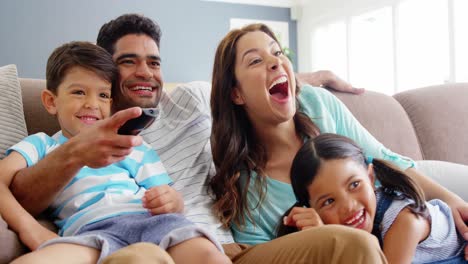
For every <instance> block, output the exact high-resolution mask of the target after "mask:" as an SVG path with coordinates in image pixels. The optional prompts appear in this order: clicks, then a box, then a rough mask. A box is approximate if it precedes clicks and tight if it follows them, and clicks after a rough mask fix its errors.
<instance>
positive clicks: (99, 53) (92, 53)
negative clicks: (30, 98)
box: [46, 41, 119, 94]
mask: <svg viewBox="0 0 468 264" xmlns="http://www.w3.org/2000/svg"><path fill="white" fill-rule="evenodd" d="M73 67H82V68H84V69H87V70H90V71H93V72H94V73H96V74H97V75H98V76H99V77H101V78H102V79H104V80H106V81H108V82H110V83H111V84H112V87H113V89H114V86H115V85H114V84H115V82H116V80H117V77H118V76H119V71H118V69H117V66H116V65H115V63H114V61H113V60H112V56H111V55H110V54H109V53H108V52H107V51H106V50H104V49H103V48H101V47H99V46H97V45H94V44H92V43H90V42H84V41H73V42H69V43H66V44H63V45H62V46H60V47H58V48H56V49H55V50H54V51H53V52H52V54H50V56H49V59H48V60H47V68H46V81H47V89H48V90H50V91H51V92H53V93H54V94H57V89H58V87H59V85H60V84H61V83H62V81H63V79H64V78H65V75H66V74H67V73H68V71H69V70H70V69H71V68H73Z"/></svg>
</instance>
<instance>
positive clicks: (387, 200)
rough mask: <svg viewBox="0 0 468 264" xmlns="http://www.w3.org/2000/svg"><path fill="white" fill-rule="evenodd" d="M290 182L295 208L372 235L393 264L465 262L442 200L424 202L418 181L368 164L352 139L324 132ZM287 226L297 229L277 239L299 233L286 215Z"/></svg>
mask: <svg viewBox="0 0 468 264" xmlns="http://www.w3.org/2000/svg"><path fill="white" fill-rule="evenodd" d="M375 179H377V180H378V181H379V182H380V184H379V187H378V188H377V189H375V188H374V181H375ZM291 184H292V187H293V189H294V193H295V195H296V198H297V203H296V204H295V205H294V206H301V207H310V208H313V209H314V210H315V211H316V212H317V214H318V216H319V217H320V218H321V220H322V221H323V223H324V224H339V225H345V226H350V227H354V228H358V229H362V230H364V231H367V232H372V234H374V235H375V236H377V237H378V238H379V241H380V243H381V246H382V248H383V251H384V254H385V256H386V257H387V260H388V261H389V263H411V262H413V263H433V262H435V261H437V263H466V262H465V260H464V259H463V256H462V254H461V253H462V252H463V238H462V237H461V236H460V235H459V234H458V233H457V231H456V229H455V223H454V220H453V217H452V214H451V211H450V208H449V207H448V206H447V205H446V204H445V203H444V202H442V201H440V200H431V201H429V202H427V203H426V202H425V201H424V195H423V193H422V191H421V190H420V188H419V187H418V186H417V185H416V183H415V182H414V181H413V180H412V179H411V178H410V177H409V176H407V175H406V174H405V173H404V172H402V171H401V170H399V169H397V168H395V167H394V166H392V165H391V164H390V163H388V162H386V161H383V160H380V159H373V160H372V161H370V159H369V162H367V163H366V158H365V156H364V153H363V151H362V149H361V148H360V147H358V146H357V145H356V144H355V143H354V142H353V141H352V140H350V139H349V138H346V137H343V136H340V135H336V134H322V135H320V136H318V137H316V138H314V139H311V140H308V141H306V143H305V144H304V145H303V146H302V147H301V149H300V150H299V152H298V153H297V155H296V157H295V158H294V161H293V164H292V168H291ZM374 189H375V191H374ZM287 214H288V213H287ZM287 214H286V215H287ZM284 223H285V224H290V225H291V224H292V225H293V226H292V227H291V226H290V227H288V228H286V226H285V225H283V226H282V227H280V230H279V232H278V233H279V234H278V235H284V234H286V233H288V232H291V231H293V230H294V229H296V231H297V228H295V227H294V224H293V223H288V218H287V217H286V218H285V222H284ZM288 229H289V230H288Z"/></svg>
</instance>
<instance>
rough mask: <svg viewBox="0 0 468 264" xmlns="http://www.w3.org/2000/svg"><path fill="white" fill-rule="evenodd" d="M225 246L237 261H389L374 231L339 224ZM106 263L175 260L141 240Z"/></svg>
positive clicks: (166, 261)
mask: <svg viewBox="0 0 468 264" xmlns="http://www.w3.org/2000/svg"><path fill="white" fill-rule="evenodd" d="M223 247H224V251H225V252H226V255H228V256H229V257H230V258H231V260H232V262H233V263H235V264H245V263H255V264H259V263H268V264H275V263H278V264H284V263H320V264H322V263H356V264H358V263H369V264H370V263H372V264H378V263H387V260H386V259H385V257H384V255H383V253H382V250H381V249H380V247H379V243H378V241H377V239H376V238H375V237H374V236H373V235H371V234H369V233H367V232H364V231H361V230H357V229H353V228H349V227H344V226H338V225H327V226H323V227H320V228H312V229H309V230H305V231H302V232H297V233H293V234H290V235H287V236H284V237H281V238H278V239H275V240H272V241H270V242H268V243H263V244H259V245H256V246H247V245H242V244H227V245H223ZM104 263H105V264H118V263H161V264H162V263H173V262H172V260H171V259H170V257H169V256H168V255H167V253H165V252H164V251H162V250H161V249H159V248H158V247H157V246H155V245H150V244H148V243H139V244H135V245H132V246H129V247H126V248H124V249H121V250H119V251H117V252H115V253H114V254H111V255H110V256H108V257H107V258H106V259H105V260H104Z"/></svg>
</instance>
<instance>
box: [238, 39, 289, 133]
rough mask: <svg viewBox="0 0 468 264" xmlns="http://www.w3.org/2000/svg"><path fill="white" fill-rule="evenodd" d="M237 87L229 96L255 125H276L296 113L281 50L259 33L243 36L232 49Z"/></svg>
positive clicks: (287, 62)
mask: <svg viewBox="0 0 468 264" xmlns="http://www.w3.org/2000/svg"><path fill="white" fill-rule="evenodd" d="M235 76H236V80H237V84H236V86H235V87H234V90H233V92H232V94H231V96H232V100H233V102H234V103H235V104H237V105H242V106H243V107H244V109H245V110H246V112H247V115H248V116H249V119H250V120H251V121H252V122H253V123H254V124H257V125H277V124H279V123H283V122H285V121H289V120H291V119H292V117H293V116H294V114H295V112H296V103H295V93H296V81H295V79H294V72H293V69H292V66H291V62H290V61H289V59H288V58H287V57H286V56H285V55H284V54H283V52H282V50H281V47H280V46H279V45H278V43H277V42H276V41H275V40H274V39H272V38H271V37H270V36H269V35H267V34H266V33H264V32H262V31H254V32H249V33H246V34H245V35H244V36H242V37H241V38H240V39H239V40H238V42H237V47H236V63H235Z"/></svg>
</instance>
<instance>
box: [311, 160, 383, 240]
mask: <svg viewBox="0 0 468 264" xmlns="http://www.w3.org/2000/svg"><path fill="white" fill-rule="evenodd" d="M372 171H373V169H372V166H369V167H368V169H367V170H366V169H365V168H364V167H363V166H362V165H361V164H358V163H357V162H355V161H354V160H352V159H349V158H348V159H336V160H327V161H323V162H322V163H321V165H320V169H319V170H318V172H317V175H315V178H314V180H313V181H312V183H311V184H310V186H308V188H307V191H308V193H309V198H310V206H311V207H312V208H314V209H315V210H316V211H317V213H318V214H319V216H320V218H321V219H322V221H323V223H324V224H338V225H346V226H350V227H354V228H359V229H362V230H365V231H368V232H371V231H372V227H373V222H374V217H375V210H376V197H375V193H374V184H373V181H374V177H373V174H372Z"/></svg>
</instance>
